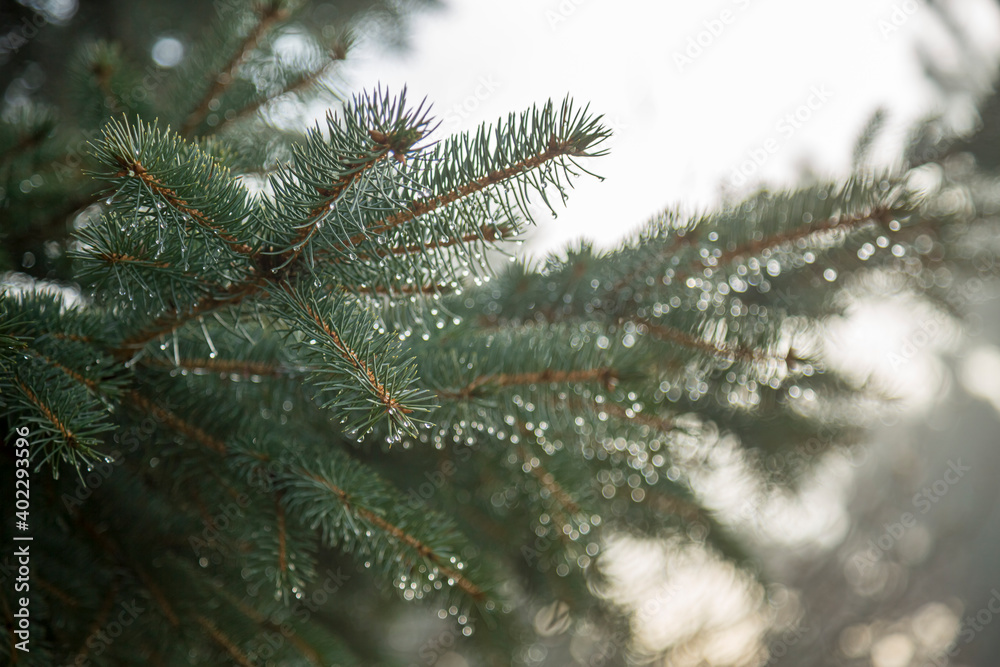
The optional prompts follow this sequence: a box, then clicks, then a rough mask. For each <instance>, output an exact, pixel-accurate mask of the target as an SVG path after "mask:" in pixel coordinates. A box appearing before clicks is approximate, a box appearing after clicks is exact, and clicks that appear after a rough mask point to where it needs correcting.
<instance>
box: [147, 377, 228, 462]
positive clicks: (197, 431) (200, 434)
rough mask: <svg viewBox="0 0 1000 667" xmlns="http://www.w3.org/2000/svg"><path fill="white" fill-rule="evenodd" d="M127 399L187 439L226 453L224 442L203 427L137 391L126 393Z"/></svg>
mask: <svg viewBox="0 0 1000 667" xmlns="http://www.w3.org/2000/svg"><path fill="white" fill-rule="evenodd" d="M128 399H129V401H130V402H131V403H132V404H133V405H134V406H135V407H137V408H139V409H140V411H142V412H144V413H146V414H150V415H153V416H154V417H156V418H157V419H159V420H160V421H162V422H163V423H164V424H165V425H166V426H167V427H168V428H171V429H173V430H175V431H177V432H178V433H180V434H181V435H183V436H185V437H186V438H188V439H189V440H191V441H193V442H196V443H198V444H200V445H202V446H204V447H206V448H207V449H210V450H212V451H214V452H216V453H218V454H225V453H226V450H227V447H226V443H225V442H223V441H222V440H219V439H218V438H216V437H214V436H211V435H209V434H208V433H206V432H205V431H204V430H203V429H201V428H199V427H198V426H195V425H194V424H191V423H189V422H187V421H185V420H184V419H182V418H181V417H179V416H177V415H176V414H174V413H173V412H171V411H170V410H167V409H166V408H164V407H161V406H159V405H157V404H156V403H154V402H153V401H151V400H149V399H148V398H146V397H145V396H143V395H141V394H139V393H138V392H135V391H133V392H132V393H130V394H129V395H128Z"/></svg>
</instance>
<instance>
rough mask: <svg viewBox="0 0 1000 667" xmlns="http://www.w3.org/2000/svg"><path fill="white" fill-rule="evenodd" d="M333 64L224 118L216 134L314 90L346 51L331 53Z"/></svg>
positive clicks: (290, 82)
mask: <svg viewBox="0 0 1000 667" xmlns="http://www.w3.org/2000/svg"><path fill="white" fill-rule="evenodd" d="M330 55H331V62H328V63H325V64H324V65H323V66H322V67H318V68H316V69H314V70H313V71H311V72H306V73H305V74H302V75H300V76H298V77H296V78H295V79H293V80H292V81H289V82H288V83H286V84H285V85H284V86H283V87H282V88H281V89H280V90H279V91H278V92H276V93H274V94H273V95H267V96H265V97H261V98H258V99H256V100H253V101H252V102H250V104H247V105H246V106H244V107H243V108H242V109H240V110H239V111H237V112H236V113H235V114H234V115H233V116H232V117H224V118H223V119H222V121H221V122H220V123H219V124H218V125H217V126H216V127H215V132H216V133H221V132H223V131H225V129H226V128H227V127H228V126H229V125H230V124H232V123H238V122H239V121H241V120H243V119H245V118H247V117H249V116H252V115H254V114H255V113H257V112H258V111H260V110H261V109H262V108H263V107H265V106H267V105H268V104H270V103H271V102H273V101H275V100H276V99H279V98H281V97H284V96H285V95H290V94H292V93H298V92H301V91H303V90H307V89H309V88H312V87H313V86H314V85H315V84H316V83H317V82H318V81H319V80H320V79H322V78H323V76H325V75H326V73H327V72H328V71H329V70H330V69H331V68H332V67H333V66H334V65H335V64H336V63H337V62H340V61H342V60H344V59H345V58H346V56H347V51H346V49H335V50H333V51H331V53H330Z"/></svg>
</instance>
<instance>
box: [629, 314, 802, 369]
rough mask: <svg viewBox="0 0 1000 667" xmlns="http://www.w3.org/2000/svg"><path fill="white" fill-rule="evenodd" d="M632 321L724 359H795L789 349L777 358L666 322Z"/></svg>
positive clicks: (662, 337)
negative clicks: (713, 340)
mask: <svg viewBox="0 0 1000 667" xmlns="http://www.w3.org/2000/svg"><path fill="white" fill-rule="evenodd" d="M634 321H635V322H636V323H637V324H639V325H640V326H643V327H645V328H646V330H647V331H649V333H650V334H651V335H652V336H654V337H656V338H657V339H659V340H662V341H665V342H668V343H673V344H675V345H680V346H682V347H686V348H689V349H692V350H697V351H698V352H702V353H704V354H707V355H710V356H713V357H716V358H718V359H725V360H729V361H732V360H734V359H735V360H738V361H743V362H747V363H753V362H767V361H780V362H782V363H785V364H790V363H791V362H793V361H796V360H797V359H796V358H795V357H794V356H793V353H792V352H791V351H789V354H788V356H787V357H785V358H779V357H775V356H773V355H771V354H769V353H768V352H767V351H766V350H755V349H752V348H748V347H745V346H742V345H725V344H720V343H713V342H711V341H708V340H705V339H704V338H698V337H697V336H693V335H691V334H689V333H687V332H686V331H682V330H680V329H677V328H675V327H671V326H669V325H666V324H658V323H656V322H652V321H650V320H648V319H644V318H635V319H634Z"/></svg>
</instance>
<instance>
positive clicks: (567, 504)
mask: <svg viewBox="0 0 1000 667" xmlns="http://www.w3.org/2000/svg"><path fill="white" fill-rule="evenodd" d="M517 452H518V456H519V457H520V459H521V461H522V462H524V463H525V464H528V465H529V466H530V467H531V474H532V475H533V476H534V477H535V479H537V480H538V483H539V484H541V486H542V488H544V489H545V490H546V491H548V492H549V495H551V496H552V498H554V499H555V501H556V502H557V503H558V504H559V505H560V506H561V507H562V508H563V510H565V511H566V512H567V513H568V514H570V515H575V514H579V513H580V506H579V505H577V504H576V502H575V501H574V500H573V498H572V497H571V496H570V495H569V494H568V493H567V492H566V489H564V488H562V486H560V485H559V483H558V482H557V481H556V478H555V476H553V474H552V473H550V472H549V471H547V470H546V469H545V468H544V467H543V466H542V465H541V463H539V464H538V465H531V464H530V462H529V457H528V452H527V451H526V450H525V449H524V447H518V448H517ZM562 523H564V524H565V523H568V521H566V520H565V518H564V519H563V521H562Z"/></svg>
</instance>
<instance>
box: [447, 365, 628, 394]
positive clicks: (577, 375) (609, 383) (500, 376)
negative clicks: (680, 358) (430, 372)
mask: <svg viewBox="0 0 1000 667" xmlns="http://www.w3.org/2000/svg"><path fill="white" fill-rule="evenodd" d="M580 382H598V383H600V384H601V385H603V386H604V387H607V388H609V389H610V388H612V387H614V386H615V385H616V384H617V383H618V371H616V370H615V369H614V368H610V367H601V368H592V369H587V370H572V371H558V370H554V369H551V368H546V369H545V370H543V371H535V372H530V373H492V374H487V375H480V376H479V377H477V378H475V379H474V380H473V381H472V382H470V383H469V384H467V385H466V386H464V387H462V388H461V389H458V390H456V391H447V390H435V393H436V394H437V395H438V396H439V397H441V398H447V399H454V400H467V399H469V398H472V396H473V395H474V394H475V392H476V390H477V389H479V388H481V387H484V386H489V385H492V386H496V387H511V386H518V385H531V384H577V383H580Z"/></svg>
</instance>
